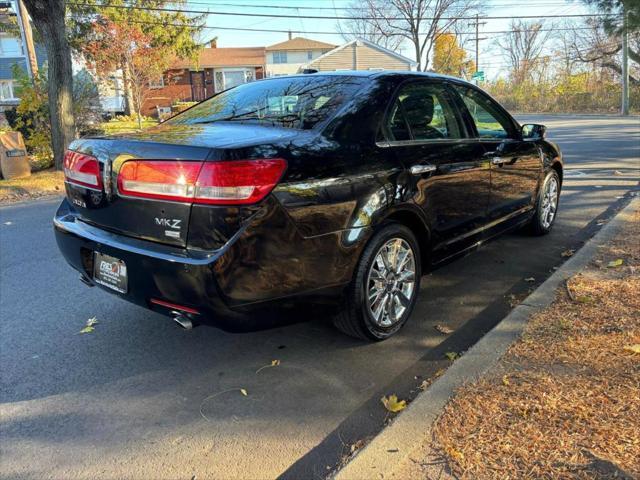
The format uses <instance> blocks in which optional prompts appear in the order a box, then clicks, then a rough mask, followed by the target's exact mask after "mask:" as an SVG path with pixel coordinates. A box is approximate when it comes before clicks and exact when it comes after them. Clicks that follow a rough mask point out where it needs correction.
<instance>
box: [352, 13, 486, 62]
mask: <svg viewBox="0 0 640 480" xmlns="http://www.w3.org/2000/svg"><path fill="white" fill-rule="evenodd" d="M476 6H477V3H476V0H360V1H359V2H358V3H357V4H356V5H355V6H354V9H353V10H352V14H351V16H352V17H353V20H352V21H349V23H348V26H349V28H348V29H349V30H353V29H355V30H356V31H357V28H358V26H357V24H358V22H366V23H367V26H368V28H370V29H371V30H370V31H372V32H376V34H378V35H382V36H383V37H385V38H386V37H399V38H401V39H402V40H403V41H404V40H408V41H409V42H411V44H412V45H413V48H414V51H415V57H416V61H417V62H418V67H417V68H418V70H422V71H424V70H427V69H428V68H429V61H430V55H431V51H432V50H433V46H434V42H435V39H436V36H437V34H438V32H442V31H449V30H452V26H453V25H454V24H455V23H456V21H457V17H461V16H465V15H468V14H469V13H471V12H472V11H474V9H475V8H476Z"/></svg>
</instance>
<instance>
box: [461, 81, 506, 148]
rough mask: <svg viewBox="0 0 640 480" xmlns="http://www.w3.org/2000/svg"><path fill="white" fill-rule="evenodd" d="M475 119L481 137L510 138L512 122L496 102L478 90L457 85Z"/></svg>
mask: <svg viewBox="0 0 640 480" xmlns="http://www.w3.org/2000/svg"><path fill="white" fill-rule="evenodd" d="M455 89H456V90H457V91H458V93H459V94H460V96H461V97H462V100H464V103H465V105H466V106H467V109H468V110H469V113H470V114H471V118H472V119H473V121H474V123H475V125H476V129H477V130H478V135H479V136H480V138H508V137H509V131H510V130H511V128H512V127H511V122H510V121H509V119H508V118H506V117H505V115H504V114H503V113H502V112H501V111H500V110H499V109H498V108H497V107H496V105H494V102H493V101H492V100H491V99H489V98H487V97H486V96H484V95H482V94H481V93H480V92H478V91H477V90H473V89H471V88H467V87H463V86H460V85H455Z"/></svg>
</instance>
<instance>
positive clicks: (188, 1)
mask: <svg viewBox="0 0 640 480" xmlns="http://www.w3.org/2000/svg"><path fill="white" fill-rule="evenodd" d="M214 1H215V0H214ZM289 1H290V0H289ZM185 4H188V5H209V6H213V7H237V8H272V9H279V10H334V11H335V10H347V11H352V10H353V8H352V7H309V6H305V5H302V6H291V5H261V4H256V3H225V2H223V3H218V2H215V3H214V2H205V1H195V0H186V1H185ZM521 5H522V4H521V3H504V4H493V5H490V6H489V8H490V9H494V8H507V7H519V6H521ZM533 6H536V7H564V6H567V4H566V2H564V1H562V2H560V3H557V2H542V3H533Z"/></svg>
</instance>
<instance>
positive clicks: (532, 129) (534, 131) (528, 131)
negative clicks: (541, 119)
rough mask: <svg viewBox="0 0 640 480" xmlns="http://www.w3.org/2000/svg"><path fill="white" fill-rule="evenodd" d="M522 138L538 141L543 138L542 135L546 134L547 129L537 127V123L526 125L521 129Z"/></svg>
mask: <svg viewBox="0 0 640 480" xmlns="http://www.w3.org/2000/svg"><path fill="white" fill-rule="evenodd" d="M521 132H522V138H523V139H525V140H527V139H539V138H544V134H545V133H546V132H547V127H545V126H544V125H539V124H537V123H527V124H526V125H523V126H522V128H521Z"/></svg>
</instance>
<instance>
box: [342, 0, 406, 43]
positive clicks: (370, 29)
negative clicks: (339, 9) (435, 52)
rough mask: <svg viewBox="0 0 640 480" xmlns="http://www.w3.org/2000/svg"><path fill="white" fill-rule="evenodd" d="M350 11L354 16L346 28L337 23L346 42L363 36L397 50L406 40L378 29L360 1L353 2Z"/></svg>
mask: <svg viewBox="0 0 640 480" xmlns="http://www.w3.org/2000/svg"><path fill="white" fill-rule="evenodd" d="M350 12H351V16H352V17H353V18H352V19H351V20H348V21H347V24H346V28H345V26H344V25H343V24H342V23H341V22H338V24H337V25H336V29H337V30H338V32H340V35H341V36H342V38H344V40H345V41H346V42H350V41H351V40H354V39H356V38H362V39H364V40H368V41H370V42H373V43H375V44H376V45H380V46H381V47H384V48H387V49H389V50H393V51H397V50H398V49H399V48H400V45H402V43H403V42H404V40H405V39H404V38H403V37H401V36H399V35H394V34H393V33H392V32H383V31H381V30H380V29H378V28H377V26H376V24H375V22H374V21H372V20H369V19H367V18H366V16H367V14H369V13H370V12H369V11H368V9H367V7H366V6H364V7H363V5H362V4H361V3H360V2H357V3H353V4H352V5H351V6H350Z"/></svg>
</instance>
